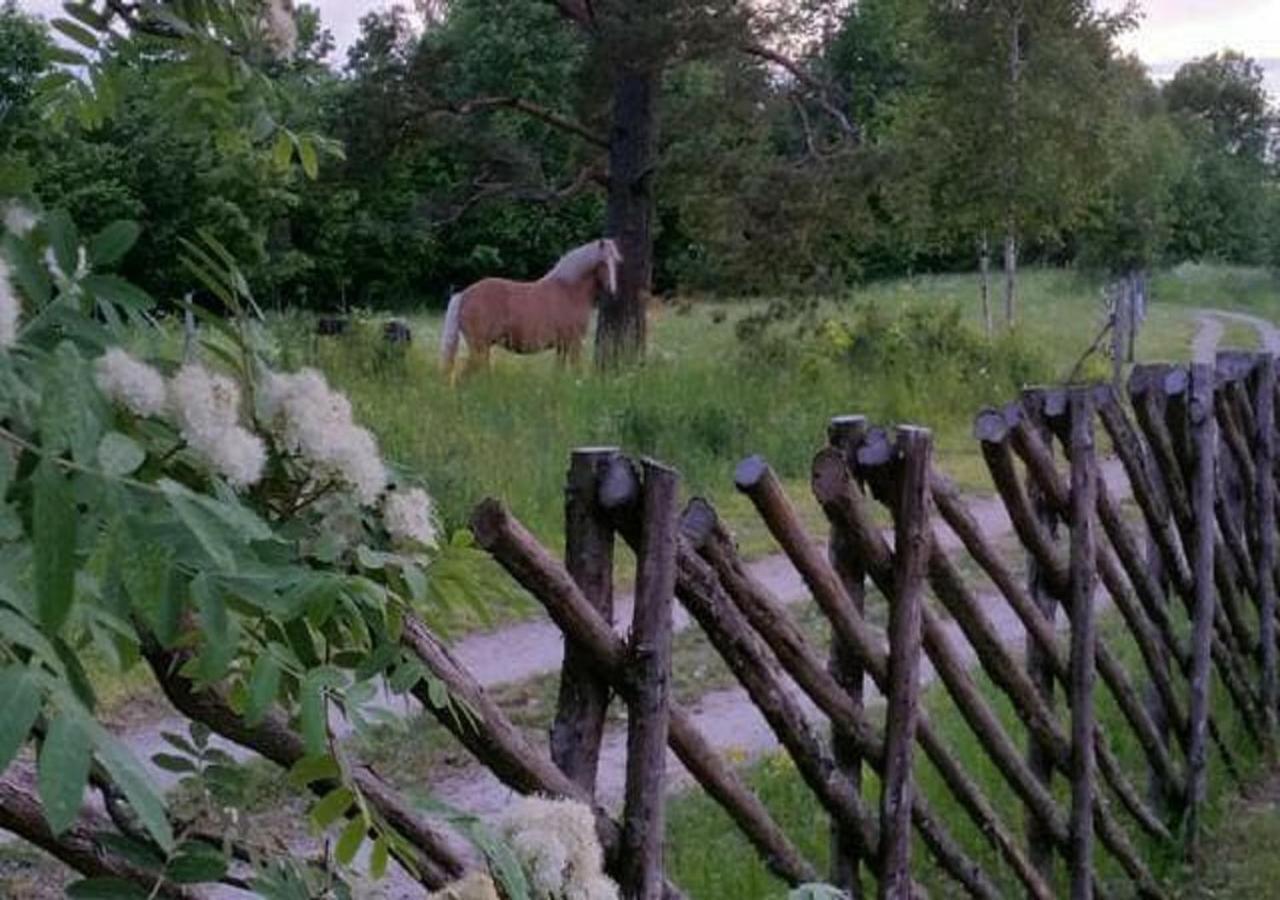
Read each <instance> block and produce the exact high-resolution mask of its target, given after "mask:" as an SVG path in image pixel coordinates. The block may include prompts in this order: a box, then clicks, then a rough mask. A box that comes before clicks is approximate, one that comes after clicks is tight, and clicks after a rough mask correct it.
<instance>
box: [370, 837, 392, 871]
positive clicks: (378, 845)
mask: <svg viewBox="0 0 1280 900" xmlns="http://www.w3.org/2000/svg"><path fill="white" fill-rule="evenodd" d="M389 856H390V844H389V843H388V842H387V836H386V835H385V834H380V835H378V839H377V840H376V841H374V842H373V851H372V852H371V853H370V854H369V874H370V875H371V876H372V877H373V880H374V881H377V880H378V879H380V878H381V877H382V876H383V875H386V874H387V860H388V858H389Z"/></svg>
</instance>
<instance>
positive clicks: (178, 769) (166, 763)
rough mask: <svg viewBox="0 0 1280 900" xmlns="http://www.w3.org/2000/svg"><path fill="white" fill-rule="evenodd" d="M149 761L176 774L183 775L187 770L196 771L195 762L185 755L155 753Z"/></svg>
mask: <svg viewBox="0 0 1280 900" xmlns="http://www.w3.org/2000/svg"><path fill="white" fill-rule="evenodd" d="M151 762H152V763H154V764H155V766H156V768H158V769H163V770H164V771H166V772H173V773H174V774H176V775H185V774H187V773H188V772H195V771H198V770H197V769H196V764H195V763H193V762H192V761H191V760H189V759H187V758H186V757H185V756H178V755H176V754H173V753H156V754H154V755H153V756H152V757H151Z"/></svg>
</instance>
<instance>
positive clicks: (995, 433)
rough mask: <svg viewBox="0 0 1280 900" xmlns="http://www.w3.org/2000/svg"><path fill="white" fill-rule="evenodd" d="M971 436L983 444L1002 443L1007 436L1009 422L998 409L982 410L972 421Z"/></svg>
mask: <svg viewBox="0 0 1280 900" xmlns="http://www.w3.org/2000/svg"><path fill="white" fill-rule="evenodd" d="M973 436H974V437H975V438H977V439H978V440H979V441H982V442H983V443H984V444H999V443H1003V442H1004V440H1005V438H1007V437H1008V436H1009V422H1008V420H1007V419H1005V416H1004V413H1003V412H1002V411H1001V410H998V409H984V410H983V411H982V412H980V413H978V415H977V417H976V418H975V419H974V420H973Z"/></svg>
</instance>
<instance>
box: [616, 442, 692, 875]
mask: <svg viewBox="0 0 1280 900" xmlns="http://www.w3.org/2000/svg"><path fill="white" fill-rule="evenodd" d="M679 491H680V476H679V475H678V474H676V472H675V470H674V469H669V468H667V467H666V466H662V465H659V464H658V463H655V462H653V461H651V460H645V462H644V496H643V503H642V513H641V527H640V549H639V553H638V554H637V560H636V569H637V571H636V602H635V609H634V613H633V616H632V621H631V643H630V647H629V650H630V653H629V660H628V664H627V669H628V680H629V681H630V682H631V683H632V684H633V685H634V689H633V693H632V695H631V696H630V697H629V698H628V701H627V710H628V715H627V775H626V802H625V805H624V813H623V818H622V846H623V847H624V848H625V853H626V861H625V862H624V863H623V866H622V873H621V874H622V879H621V883H620V885H619V886H620V887H621V888H622V896H623V897H625V898H627V900H660V898H661V897H662V885H663V862H662V861H663V853H662V848H663V839H664V832H665V828H666V794H667V792H666V758H667V731H668V707H669V704H670V693H671V604H672V602H673V597H674V595H675V588H676V536H677V534H678V531H677V527H678V525H677V523H678V516H679V505H678V504H679V500H680V497H679Z"/></svg>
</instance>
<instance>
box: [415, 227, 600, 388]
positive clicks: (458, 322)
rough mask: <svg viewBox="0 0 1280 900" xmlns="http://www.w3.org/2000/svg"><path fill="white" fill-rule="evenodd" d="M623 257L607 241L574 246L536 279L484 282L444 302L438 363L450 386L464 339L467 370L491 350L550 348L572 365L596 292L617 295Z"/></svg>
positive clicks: (486, 363)
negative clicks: (455, 361) (602, 291)
mask: <svg viewBox="0 0 1280 900" xmlns="http://www.w3.org/2000/svg"><path fill="white" fill-rule="evenodd" d="M621 262H622V254H621V253H620V252H619V251H618V245H617V244H616V243H615V242H614V241H613V240H612V239H611V238H600V239H599V240H594V241H591V242H590V243H587V244H583V245H582V246H581V247H575V248H574V249H573V250H570V251H569V252H568V253H566V254H565V255H564V256H562V257H560V260H559V262H557V263H556V264H555V266H553V267H552V269H551V271H549V272H548V273H547V274H546V275H543V276H542V277H541V278H539V279H538V280H537V281H511V280H509V279H506V278H485V279H483V280H481V281H477V282H476V283H475V284H473V285H471V286H470V287H468V288H466V289H465V290H463V291H459V292H458V293H456V294H454V295H453V296H452V297H450V298H449V308H448V310H447V311H446V312H445V316H444V333H443V334H442V335H441V338H440V362H441V366H442V368H443V370H444V374H445V375H446V377H448V379H449V383H450V384H452V383H454V381H455V380H456V374H455V371H454V360H455V358H456V357H457V354H458V339H459V337H463V338H466V341H467V349H468V354H467V369H468V371H470V370H471V369H474V368H478V367H480V366H484V367H486V368H488V367H489V351H490V349H491V348H492V347H493V346H494V345H497V346H499V347H503V348H505V349H507V350H510V351H511V352H513V353H521V354H527V353H540V352H541V351H543V350H550V349H553V348H554V349H555V351H556V357H557V359H558V360H559V362H560V363H561V364H564V363H566V362H570V363H573V364H575V365H576V364H577V362H578V360H579V359H580V358H581V355H582V340H583V338H584V337H585V336H586V333H587V325H588V323H589V322H590V320H591V308H592V306H593V304H594V302H595V296H596V290H597V289H601V290H606V291H608V292H609V293H610V294H616V293H617V291H618V264H619V263H621Z"/></svg>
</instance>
